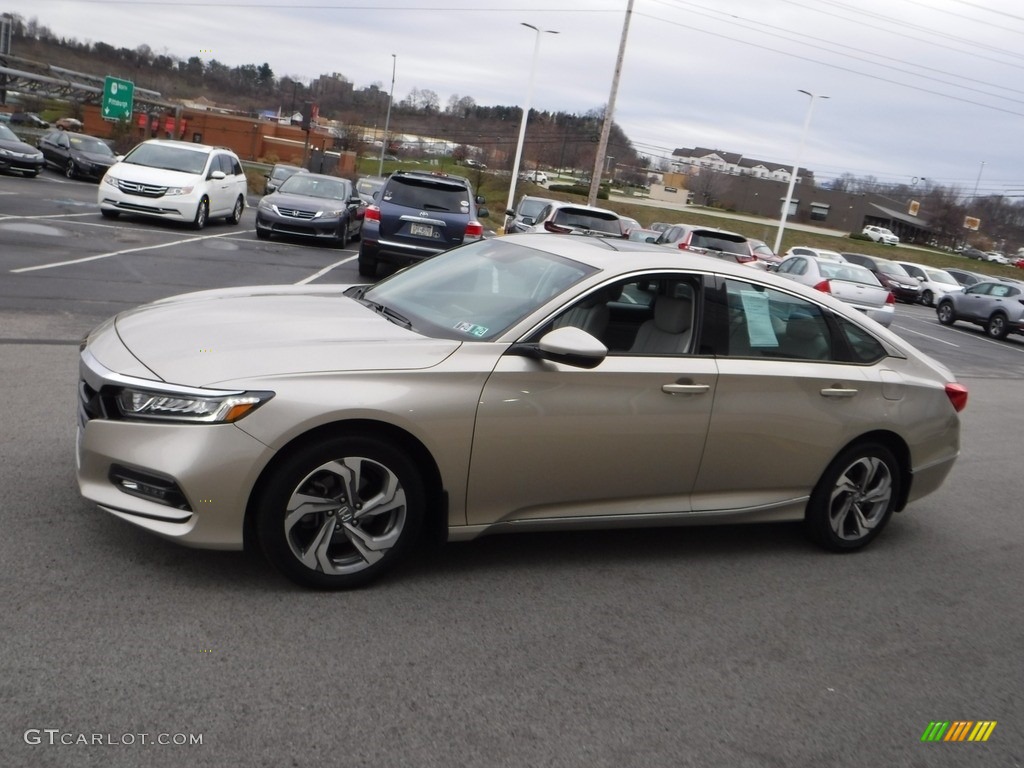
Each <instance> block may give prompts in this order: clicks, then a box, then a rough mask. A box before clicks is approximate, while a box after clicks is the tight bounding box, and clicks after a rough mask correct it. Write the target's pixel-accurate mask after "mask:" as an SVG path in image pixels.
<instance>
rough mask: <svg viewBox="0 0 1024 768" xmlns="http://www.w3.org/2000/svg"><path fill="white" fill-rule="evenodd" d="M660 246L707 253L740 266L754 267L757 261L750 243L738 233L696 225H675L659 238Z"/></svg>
mask: <svg viewBox="0 0 1024 768" xmlns="http://www.w3.org/2000/svg"><path fill="white" fill-rule="evenodd" d="M658 245H666V246H669V247H674V248H678V249H679V250H681V251H693V252H694V253H705V254H707V255H709V256H715V257H717V258H719V259H727V260H729V261H735V262H736V263H738V264H750V265H754V264H755V262H756V261H757V257H756V256H754V251H753V249H752V248H751V247H750V241H749V240H748V239H747V238H746V237H745V236H743V235H741V234H739V233H738V232H729V231H727V230H724V229H714V228H712V227H701V226H697V225H694V224H673V225H672V226H671V227H669V228H668V229H666V230H665V231H664V232H662V233H661V235H660V236H659V237H658Z"/></svg>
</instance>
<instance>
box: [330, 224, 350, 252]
mask: <svg viewBox="0 0 1024 768" xmlns="http://www.w3.org/2000/svg"><path fill="white" fill-rule="evenodd" d="M333 245H334V247H335V248H344V247H345V246H346V245H348V219H345V220H344V221H343V222H341V226H340V227H338V236H337V237H336V238H334V243H333Z"/></svg>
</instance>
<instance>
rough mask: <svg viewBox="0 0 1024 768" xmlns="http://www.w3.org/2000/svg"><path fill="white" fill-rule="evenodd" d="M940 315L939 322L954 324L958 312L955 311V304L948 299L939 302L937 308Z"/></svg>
mask: <svg viewBox="0 0 1024 768" xmlns="http://www.w3.org/2000/svg"><path fill="white" fill-rule="evenodd" d="M935 312H936V314H937V315H938V316H939V322H940V323H942V324H943V325H952V324H953V323H955V322H956V312H954V311H953V305H952V304H950V303H949V302H948V301H943V302H940V303H939V308H938V309H937V310H935Z"/></svg>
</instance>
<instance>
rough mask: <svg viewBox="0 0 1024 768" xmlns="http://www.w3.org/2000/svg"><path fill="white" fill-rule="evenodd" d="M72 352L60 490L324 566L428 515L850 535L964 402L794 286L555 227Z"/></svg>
mask: <svg viewBox="0 0 1024 768" xmlns="http://www.w3.org/2000/svg"><path fill="white" fill-rule="evenodd" d="M80 370H81V377H80V382H79V389H78V392H79V398H80V399H79V435H78V481H79V486H80V488H81V492H82V494H83V495H84V496H85V497H86V498H88V499H91V500H92V501H93V502H95V503H96V504H98V505H99V506H100V507H102V508H103V509H106V510H107V511H109V512H110V513H112V514H114V515H116V516H117V517H119V518H121V519H123V520H125V521H127V522H129V523H132V524H134V525H137V526H139V527H142V528H144V529H147V530H149V531H151V532H153V533H155V534H157V535H160V536H163V537H166V538H168V539H172V540H175V541H178V542H181V543H183V544H188V545H191V546H197V547H210V548H222V549H231V548H240V547H242V546H243V544H253V545H258V546H259V547H260V548H262V550H263V552H264V553H265V554H266V555H267V557H268V559H269V560H270V561H271V562H272V563H273V564H274V565H275V566H276V567H277V568H278V569H279V570H280V571H282V572H283V573H284V574H285V575H287V576H288V577H290V578H291V579H293V580H294V581H296V582H298V583H300V584H304V585H308V586H315V587H329V588H338V587H351V586H356V585H360V584H364V583H366V582H368V581H370V580H372V579H374V578H376V577H377V576H379V575H380V574H381V573H383V572H384V571H386V570H387V569H388V568H390V567H391V566H392V565H394V564H395V563H397V562H400V561H401V560H402V558H403V556H405V555H407V554H409V552H410V551H411V550H413V548H414V547H417V546H419V545H420V544H421V543H422V542H423V540H424V538H425V534H428V533H429V534H433V536H431V537H430V538H437V537H438V536H440V537H442V538H443V537H447V538H449V539H452V540H466V539H472V538H475V537H477V536H480V535H482V534H485V533H492V532H499V531H524V530H548V529H571V528H618V527H628V526H662V525H687V524H699V523H723V522H753V521H781V520H800V521H803V522H804V525H805V527H806V530H807V532H808V534H809V535H810V537H811V539H813V540H814V541H816V542H817V543H819V544H820V545H822V546H823V547H825V548H827V549H830V550H836V551H844V550H851V549H857V548H859V547H862V546H864V545H866V544H867V543H868V542H870V541H871V540H872V539H874V538H875V536H877V535H878V534H879V532H880V531H881V530H882V528H883V527H884V526H885V525H886V523H887V521H888V520H889V519H890V517H891V515H892V513H893V512H894V511H898V510H902V509H903V508H904V507H906V506H907V505H908V504H910V503H912V502H913V501H915V500H916V499H919V498H921V497H922V496H925V495H926V494H929V493H931V492H932V491H934V490H935V489H936V488H938V487H939V486H940V485H941V483H942V482H943V481H944V479H945V478H946V476H947V474H948V473H949V471H950V469H951V468H952V466H953V463H954V461H955V460H956V458H957V456H958V454H959V434H960V423H959V416H958V412H959V410H960V409H961V408H963V407H964V405H965V403H966V399H967V393H966V390H965V389H964V388H963V387H962V386H960V385H959V384H957V383H956V382H955V381H954V379H953V377H952V375H951V374H950V373H949V371H947V370H946V369H945V368H944V367H942V366H941V365H940V364H938V363H936V362H934V361H933V360H931V359H930V358H928V357H926V356H925V355H923V354H921V353H919V352H918V351H916V350H915V349H914V348H913V347H912V346H910V345H909V344H907V343H906V342H904V341H902V340H901V339H899V338H898V337H897V336H895V335H894V334H891V333H890V332H888V331H887V330H886V329H884V328H882V327H881V326H879V325H878V324H876V323H872V322H870V321H869V320H866V319H865V318H864V317H863V315H862V314H861V313H860V312H858V311H856V310H854V309H852V308H850V307H848V306H847V305H846V304H844V303H842V302H840V301H837V300H835V299H833V298H832V297H830V296H828V295H826V294H824V293H821V292H820V291H814V290H811V289H809V288H805V287H804V286H801V285H799V284H798V283H796V282H793V281H789V280H785V279H783V278H780V277H776V276H775V275H772V274H766V273H763V272H759V271H756V270H751V269H749V268H747V267H744V266H741V265H736V264H732V263H729V262H726V261H722V260H720V259H714V258H710V257H706V256H700V255H696V254H687V253H680V252H676V251H668V250H666V249H662V248H659V247H655V246H652V245H648V244H644V243H631V242H629V241H626V240H608V239H598V238H588V237H559V236H555V235H551V236H547V235H511V236H508V237H503V238H495V239H489V240H483V241H479V242H476V243H473V244H470V245H466V246H463V247H460V248H456V249H453V250H451V251H449V252H446V253H442V254H439V255H438V256H435V257H434V258H431V259H428V260H426V261H424V262H422V263H421V264H418V265H416V266H413V267H411V268H409V269H406V270H404V271H402V272H399V273H397V274H395V275H393V276H391V277H390V278H388V279H386V280H384V281H382V282H380V283H378V284H377V285H375V286H366V285H363V286H349V287H346V286H334V285H325V286H315V285H313V286H302V287H295V286H277V287H274V286H269V287H259V288H237V289H229V290H216V291H206V292H200V293H193V294H188V295H185V296H179V297H175V298H171V299H166V300H163V301H158V302H155V303H153V304H150V305H147V306H144V307H141V308H138V309H136V310H133V311H128V312H124V313H122V314H120V315H118V316H116V317H114V318H112V319H111V320H109V321H107V322H106V323H104V324H103V325H101V326H100V327H98V328H97V329H95V330H94V331H93V332H92V333H91V334H89V336H88V338H87V340H86V343H85V345H84V348H83V350H82V353H81V367H80ZM738 467H742V471H737V468H738Z"/></svg>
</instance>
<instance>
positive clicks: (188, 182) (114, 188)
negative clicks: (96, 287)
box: [97, 139, 248, 229]
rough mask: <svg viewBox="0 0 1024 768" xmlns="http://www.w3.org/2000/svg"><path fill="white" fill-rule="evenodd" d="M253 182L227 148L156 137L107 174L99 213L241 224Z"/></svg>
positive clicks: (203, 223)
mask: <svg viewBox="0 0 1024 768" xmlns="http://www.w3.org/2000/svg"><path fill="white" fill-rule="evenodd" d="M247 190H248V182H247V181H246V178H245V172H244V171H243V170H242V163H241V161H239V159H238V155H236V154H235V153H234V152H232V151H231V150H230V149H224V148H223V147H210V146H207V145H206V144H190V143H189V142H185V141H164V140H161V139H152V140H150V141H144V142H142V143H141V144H139V145H137V146H136V147H135V148H134V149H133V150H132V151H131V152H129V153H128V154H127V155H125V158H124V160H122V161H121V162H119V163H117V164H116V165H114V166H112V167H111V168H110V170H109V171H107V172H106V174H104V176H103V180H102V181H101V182H100V186H99V192H98V194H97V198H98V202H99V206H100V213H101V214H103V216H104V217H105V218H108V219H115V218H117V217H118V216H119V215H120V214H122V213H134V214H138V215H140V216H150V217H153V218H157V219H170V220H171V221H182V222H187V223H189V224H191V225H192V227H193V228H194V229H202V228H203V227H205V226H206V223H207V222H208V221H209V220H210V218H211V217H214V218H216V217H223V218H224V219H226V220H227V221H228V223H229V224H237V223H238V222H239V221H241V219H242V211H244V210H245V195H246V192H247Z"/></svg>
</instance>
